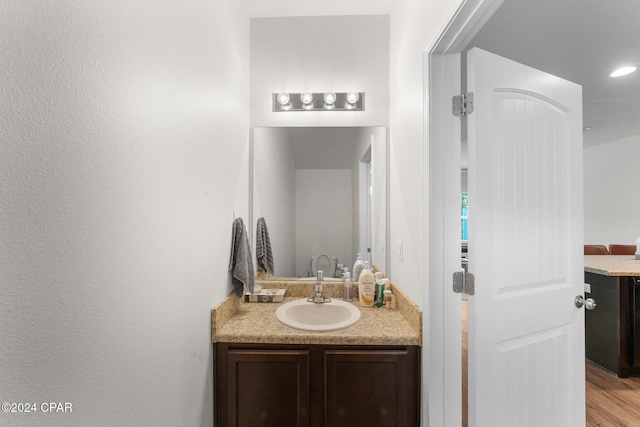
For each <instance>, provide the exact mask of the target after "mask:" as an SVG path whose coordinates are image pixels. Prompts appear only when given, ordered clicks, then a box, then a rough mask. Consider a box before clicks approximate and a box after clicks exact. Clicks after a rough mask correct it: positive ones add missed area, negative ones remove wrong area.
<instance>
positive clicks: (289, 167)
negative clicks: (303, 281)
mask: <svg viewBox="0 0 640 427" xmlns="http://www.w3.org/2000/svg"><path fill="white" fill-rule="evenodd" d="M252 135H253V138H252V144H251V146H252V156H251V159H252V162H251V163H252V168H251V173H252V177H251V179H250V183H251V191H250V194H251V196H250V205H251V215H252V217H251V221H252V232H251V234H252V236H254V239H255V236H256V222H257V220H258V219H259V218H261V217H262V218H264V220H265V223H266V225H267V229H268V231H269V236H270V240H271V247H272V252H273V258H274V270H275V272H274V273H275V274H274V276H276V277H282V278H303V277H312V276H313V274H314V271H313V268H312V260H313V259H314V257H316V259H318V258H319V259H320V262H319V263H318V262H316V264H319V265H325V263H326V262H327V258H329V259H335V260H336V261H335V262H336V264H337V265H340V264H343V265H344V266H346V267H348V268H349V271H351V270H352V267H353V264H354V262H355V260H356V256H357V253H361V254H362V257H363V259H364V260H368V261H369V263H370V264H372V265H374V266H376V267H377V268H378V269H380V270H381V271H383V272H385V273H386V274H387V275H389V271H388V265H389V263H388V260H387V254H388V248H387V240H388V239H387V236H388V235H389V230H388V227H389V225H388V203H387V197H388V195H387V194H388V191H387V188H388V175H389V174H388V169H389V168H388V144H387V128H386V127H314V128H308V127H307V128H303V127H295V128H293V127H292V128H282V127H256V128H254V129H253V132H252ZM254 245H255V240H254V242H253V243H252V246H254ZM325 256H326V257H325ZM324 269H326V265H325V267H324V268H323V270H324ZM324 273H325V276H326V277H328V276H330V275H328V274H327V272H326V271H324ZM335 276H338V274H335ZM335 276H334V277H335Z"/></svg>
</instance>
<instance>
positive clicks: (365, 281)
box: [358, 268, 376, 307]
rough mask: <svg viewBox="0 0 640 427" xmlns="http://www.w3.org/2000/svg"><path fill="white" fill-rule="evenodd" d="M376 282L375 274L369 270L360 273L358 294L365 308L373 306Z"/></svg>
mask: <svg viewBox="0 0 640 427" xmlns="http://www.w3.org/2000/svg"><path fill="white" fill-rule="evenodd" d="M375 286H376V281H375V277H373V273H371V270H369V269H368V268H365V269H363V270H362V272H361V273H360V278H359V279H358V292H359V294H360V305H362V306H364V307H372V306H373V298H374V293H375Z"/></svg>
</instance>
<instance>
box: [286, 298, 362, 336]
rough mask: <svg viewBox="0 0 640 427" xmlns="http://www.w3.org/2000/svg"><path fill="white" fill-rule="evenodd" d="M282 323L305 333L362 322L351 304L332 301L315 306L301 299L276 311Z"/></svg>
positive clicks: (337, 328) (358, 312)
mask: <svg viewBox="0 0 640 427" xmlns="http://www.w3.org/2000/svg"><path fill="white" fill-rule="evenodd" d="M276 319H277V320H278V321H280V322H281V323H283V324H285V325H287V326H289V327H291V328H295V329H300V330H303V331H314V332H326V331H337V330H339V329H344V328H348V327H349V326H352V325H354V324H355V323H356V322H357V321H358V320H360V310H358V308H357V307H356V306H354V305H353V304H351V303H350V302H344V301H342V300H332V301H331V302H325V303H323V304H314V303H312V302H308V301H307V300H306V299H299V300H295V301H291V302H288V303H286V304H283V305H282V306H281V307H279V308H278V309H277V310H276Z"/></svg>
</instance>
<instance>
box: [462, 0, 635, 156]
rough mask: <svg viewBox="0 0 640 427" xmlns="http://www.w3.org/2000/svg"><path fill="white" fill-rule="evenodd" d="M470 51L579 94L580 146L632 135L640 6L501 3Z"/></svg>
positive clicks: (538, 0)
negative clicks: (563, 83)
mask: <svg viewBox="0 0 640 427" xmlns="http://www.w3.org/2000/svg"><path fill="white" fill-rule="evenodd" d="M471 45H472V46H478V47H480V48H482V49H485V50H488V51H491V52H493V53H496V54H498V55H501V56H504V57H507V58H510V59H513V60H515V61H518V62H521V63H524V64H527V65H530V66H532V67H534V68H538V69H540V70H543V71H546V72H549V73H551V74H554V75H556V76H559V77H562V78H564V79H567V80H570V81H573V82H575V83H578V84H580V85H582V87H583V110H584V111H583V114H584V127H590V128H591V130H589V131H585V132H584V143H585V146H591V145H596V144H601V143H605V142H611V141H615V140H618V139H622V138H626V137H629V136H633V135H639V134H640V103H639V102H637V100H638V99H639V98H640V70H638V71H636V72H635V73H633V74H630V75H628V76H624V77H619V78H615V79H614V78H611V77H609V74H611V72H612V71H613V70H614V69H616V68H618V67H620V66H623V65H634V66H637V67H639V68H640V1H637V0H535V1H532V0H505V2H504V3H503V5H502V6H501V7H500V8H499V9H498V10H497V12H496V13H495V14H494V15H493V16H492V17H491V19H490V20H489V22H488V23H487V24H486V25H485V26H484V27H483V28H482V30H480V32H479V33H478V34H477V36H476V37H475V38H474V40H472V42H471Z"/></svg>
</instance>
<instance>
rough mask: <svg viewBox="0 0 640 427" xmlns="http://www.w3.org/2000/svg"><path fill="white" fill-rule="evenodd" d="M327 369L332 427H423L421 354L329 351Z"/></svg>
mask: <svg viewBox="0 0 640 427" xmlns="http://www.w3.org/2000/svg"><path fill="white" fill-rule="evenodd" d="M324 363H325V399H326V400H325V420H326V425H327V426H330V427H334V426H397V427H404V426H413V425H418V418H417V415H416V408H417V404H416V402H417V391H416V390H417V388H416V381H417V379H416V378H414V377H413V375H412V373H415V372H416V353H415V349H413V348H408V349H403V350H325V353H324Z"/></svg>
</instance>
